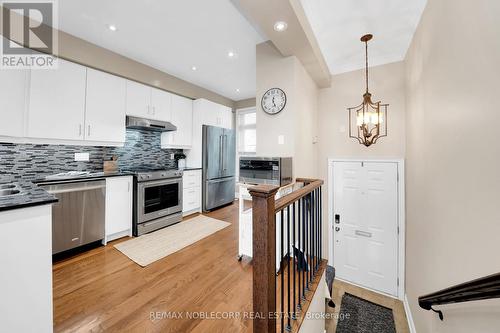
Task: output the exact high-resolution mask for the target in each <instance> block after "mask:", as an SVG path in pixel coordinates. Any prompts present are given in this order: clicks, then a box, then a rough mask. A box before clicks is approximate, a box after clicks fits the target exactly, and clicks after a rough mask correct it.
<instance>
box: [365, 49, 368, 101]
mask: <svg viewBox="0 0 500 333" xmlns="http://www.w3.org/2000/svg"><path fill="white" fill-rule="evenodd" d="M365 73H366V93H368V41H365Z"/></svg>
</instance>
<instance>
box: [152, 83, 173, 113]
mask: <svg viewBox="0 0 500 333" xmlns="http://www.w3.org/2000/svg"><path fill="white" fill-rule="evenodd" d="M151 108H152V109H151V111H152V113H153V114H152V116H153V118H152V119H156V120H162V121H172V94H171V93H169V92H166V91H163V90H160V89H156V88H151Z"/></svg>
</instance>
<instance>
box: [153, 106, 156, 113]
mask: <svg viewBox="0 0 500 333" xmlns="http://www.w3.org/2000/svg"><path fill="white" fill-rule="evenodd" d="M153 114H154V115H155V114H156V108H155V107H154V106H153Z"/></svg>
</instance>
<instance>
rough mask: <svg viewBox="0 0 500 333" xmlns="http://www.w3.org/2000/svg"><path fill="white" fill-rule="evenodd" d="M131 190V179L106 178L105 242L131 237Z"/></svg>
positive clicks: (127, 177) (128, 177)
mask: <svg viewBox="0 0 500 333" xmlns="http://www.w3.org/2000/svg"><path fill="white" fill-rule="evenodd" d="M132 190H133V178H132V177H131V176H124V177H108V178H106V217H105V239H104V244H106V242H109V241H112V240H114V239H118V238H121V237H124V236H132Z"/></svg>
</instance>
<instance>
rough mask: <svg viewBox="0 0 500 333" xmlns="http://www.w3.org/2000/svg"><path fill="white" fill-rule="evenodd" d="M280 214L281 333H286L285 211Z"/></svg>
mask: <svg viewBox="0 0 500 333" xmlns="http://www.w3.org/2000/svg"><path fill="white" fill-rule="evenodd" d="M280 214H281V230H280V233H281V243H280V253H281V256H280V274H281V333H283V332H284V329H285V321H284V316H283V314H284V313H285V311H284V308H283V306H284V303H285V300H284V295H285V291H284V287H285V276H284V275H283V274H284V273H285V270H284V269H283V246H284V245H283V229H284V228H283V227H284V221H283V220H284V218H283V210H281V211H280Z"/></svg>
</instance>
